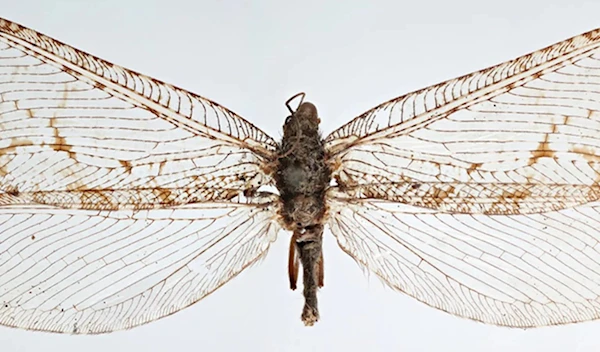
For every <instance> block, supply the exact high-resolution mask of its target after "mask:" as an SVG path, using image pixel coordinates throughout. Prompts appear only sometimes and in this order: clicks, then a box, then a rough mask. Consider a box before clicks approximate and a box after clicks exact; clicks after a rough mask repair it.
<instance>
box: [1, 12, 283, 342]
mask: <svg viewBox="0 0 600 352" xmlns="http://www.w3.org/2000/svg"><path fill="white" fill-rule="evenodd" d="M275 148H276V143H275V142H274V141H273V140H272V139H271V138H270V137H268V136H267V135H265V134H264V133H263V132H262V131H260V130H258V129H257V128H256V127H254V126H252V125H251V124H250V123H248V122H247V121H245V120H243V119H242V118H240V117H239V116H237V115H235V114H234V113H232V112H231V111H229V110H227V109H225V108H223V107H221V106H219V105H217V104H215V103H213V102H211V101H209V100H207V99H204V98H202V97H199V96H197V95H194V94H192V93H189V92H186V91H184V90H181V89H179V88H176V87H173V86H171V85H168V84H165V83H162V82H159V81H157V80H155V79H152V78H150V77H147V76H143V75H140V74H137V73H135V72H132V71H129V70H127V69H125V68H122V67H119V66H116V65H113V64H110V63H108V62H106V61H103V60H101V59H98V58H96V57H93V56H91V55H88V54H86V53H83V52H81V51H78V50H76V49H74V48H72V47H69V46H67V45H65V44H62V43H60V42H58V41H55V40H53V39H51V38H48V37H46V36H44V35H42V34H38V33H36V32H34V31H32V30H30V29H27V28H24V27H22V26H19V25H17V24H14V23H11V22H9V21H6V20H2V19H0V304H1V305H0V324H2V325H7V326H13V327H21V328H26V329H33V330H43V331H54V332H67V333H101V332H108V331H113V330H118V329H126V328H130V327H133V326H136V325H140V324H144V323H146V322H150V321H152V320H156V319H159V318H161V317H163V316H166V315H169V314H172V313H174V312H177V311H178V310H180V309H182V308H185V307H187V306H189V305H190V304H193V303H194V302H196V301H198V300H199V299H201V298H203V297H205V296H206V295H208V294H209V293H211V292H213V291H214V290H216V289H217V288H219V287H220V286H221V285H223V284H224V283H225V282H227V281H228V280H229V279H231V278H232V277H234V276H235V275H237V274H238V273H239V272H240V271H242V270H243V269H244V268H246V267H247V266H249V265H250V264H252V263H254V262H255V261H256V260H257V259H258V258H260V257H261V256H262V255H264V254H265V253H266V251H267V249H268V247H269V244H270V242H271V241H272V240H274V238H275V235H276V233H277V231H278V229H279V226H278V224H277V220H276V214H277V209H275V208H276V206H275V205H274V204H277V203H276V199H275V198H274V196H266V195H264V194H256V193H254V192H245V191H248V190H255V189H256V188H258V187H259V186H260V185H262V184H266V183H269V182H271V178H270V175H269V172H270V171H269V170H268V164H269V162H270V160H271V159H272V158H273V155H274V151H275ZM246 196H247V197H246Z"/></svg>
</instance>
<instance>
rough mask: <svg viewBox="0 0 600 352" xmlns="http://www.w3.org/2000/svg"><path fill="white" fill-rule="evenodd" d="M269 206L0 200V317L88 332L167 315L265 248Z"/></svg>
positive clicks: (270, 226)
mask: <svg viewBox="0 0 600 352" xmlns="http://www.w3.org/2000/svg"><path fill="white" fill-rule="evenodd" d="M275 214H276V209H275V206H274V205H271V204H270V203H265V204H262V205H257V204H230V203H203V204H189V205H182V206H178V207H174V208H171V209H151V210H146V211H140V210H138V211H132V210H116V211H93V210H72V209H61V208H55V207H50V206H36V205H5V206H3V207H0V303H1V305H0V324H2V325H6V326H12V327H19V328H25V329H31V330H42V331H52V332H64V333H75V334H77V333H78V334H94V333H103V332H110V331H113V330H120V329H127V328H131V327H134V326H137V325H141V324H144V323H148V322H151V321H153V320H156V319H159V318H162V317H164V316H167V315H170V314H173V313H175V312H177V311H179V310H181V309H183V308H185V307H187V306H189V305H191V304H193V303H195V302H197V301H198V300H200V299H202V298H203V297H205V296H207V295H208V294H210V293H211V292H213V291H214V290H216V289H217V288H219V287H220V286H221V285H223V284H224V283H226V282H227V281H229V280H230V279H231V278H233V277H234V276H236V275H237V274H238V273H239V272H240V271H242V270H243V269H244V268H246V267H248V266H249V265H251V264H252V263H254V262H256V261H257V260H258V259H259V258H260V257H261V256H262V255H264V254H266V252H267V249H268V248H269V244H270V243H271V242H272V241H274V240H275V237H276V234H277V231H278V229H279V226H278V225H277V222H276V220H275Z"/></svg>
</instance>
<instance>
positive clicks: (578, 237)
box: [329, 198, 600, 327]
mask: <svg viewBox="0 0 600 352" xmlns="http://www.w3.org/2000/svg"><path fill="white" fill-rule="evenodd" d="M330 214H331V216H330V220H329V225H330V227H331V230H332V232H333V234H334V235H335V237H336V239H337V241H338V243H339V245H340V246H341V247H342V249H343V250H344V251H345V252H346V253H348V254H349V255H350V256H352V257H353V258H354V259H355V260H356V261H357V262H358V263H360V264H361V265H363V266H364V267H366V268H367V269H369V270H371V271H373V272H374V273H376V274H377V275H378V276H379V277H380V278H381V279H383V280H384V282H386V283H387V284H388V285H390V286H391V287H393V288H395V289H397V290H399V291H402V292H404V293H406V294H408V295H410V296H412V297H414V298H416V299H418V300H419V301H421V302H423V303H426V304H428V305H430V306H432V307H435V308H438V309H441V310H444V311H446V312H449V313H452V314H455V315H458V316H461V317H465V318H470V319H474V320H478V321H482V322H485V323H491V324H497V325H504V326H512V327H538V326H545V325H555V324H565V323H573V322H581V321H587V320H592V319H598V318H600V299H599V295H600V251H599V248H600V246H599V243H598V241H599V240H600V203H598V202H594V203H589V204H586V205H581V206H577V207H574V208H571V209H563V210H558V211H551V212H547V213H544V214H528V215H505V216H497V215H484V214H473V215H471V214H443V213H440V212H437V211H434V210H430V209H425V208H421V207H415V206H410V205H405V204H401V203H397V202H389V201H385V200H377V199H371V200H352V199H339V198H332V199H331V200H330Z"/></svg>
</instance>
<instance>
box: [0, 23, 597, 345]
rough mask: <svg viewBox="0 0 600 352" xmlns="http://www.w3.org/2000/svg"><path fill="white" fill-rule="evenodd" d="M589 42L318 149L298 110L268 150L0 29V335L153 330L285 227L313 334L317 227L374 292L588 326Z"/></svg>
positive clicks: (87, 60) (433, 92) (119, 74)
mask: <svg viewBox="0 0 600 352" xmlns="http://www.w3.org/2000/svg"><path fill="white" fill-rule="evenodd" d="M599 47H600V30H594V31H591V32H588V33H585V34H582V35H579V36H576V37H573V38H571V39H568V40H566V41H563V42H560V43H557V44H555V45H552V46H549V47H547V48H545V49H542V50H539V51H536V52H533V53H531V54H528V55H525V56H522V57H520V58H517V59H515V60H511V61H508V62H505V63H502V64H500V65H497V66H493V67H490V68H487V69H484V70H481V71H478V72H474V73H471V74H469V75H465V76H462V77H459V78H456V79H452V80H449V81H446V82H443V83H440V84H437V85H434V86H431V87H428V88H425V89H422V90H419V91H416V92H413V93H409V94H406V95H403V96H401V97H398V98H395V99H392V100H390V101H388V102H385V103H383V104H381V105H379V106H377V107H375V108H373V109H371V110H369V111H367V112H365V113H364V114H362V115H360V116H358V117H356V118H355V119H353V120H351V121H350V122H348V123H347V124H345V125H344V126H342V127H340V128H339V129H337V130H335V131H333V132H332V133H330V134H329V135H328V136H327V137H325V138H323V137H322V135H321V133H320V131H319V122H320V119H319V115H318V112H317V109H316V107H315V106H314V105H313V104H311V103H309V102H304V95H303V94H300V95H298V96H295V97H293V99H290V101H288V102H287V106H288V109H289V110H290V115H289V116H288V117H287V119H286V120H285V123H284V125H283V138H282V140H281V141H280V142H277V141H275V140H274V139H273V138H271V137H269V136H268V135H267V134H265V133H264V132H262V131H261V130H260V129H258V128H257V127H255V126H254V125H252V124H251V123H249V122H248V121H246V120H244V119H243V118H241V117H240V116H238V115H237V114H235V113H233V112H232V111H230V110H228V109H227V108H225V107H223V106H221V105H219V104H217V103H215V102H212V101H210V100H208V99H206V98H203V97H201V96H198V95H196V94H194V93H191V92H188V91H185V90H183V89H180V88H177V87H174V86H172V85H169V84H166V83H163V82H161V81H159V80H156V79H153V78H150V77H147V76H144V75H141V74H138V73H136V72H133V71H130V70H128V69H125V68H123V67H120V66H117V65H113V64H111V63H109V62H106V61H104V60H101V59H99V58H96V57H94V56H92V55H89V54H86V53H83V52H81V51H79V50H77V49H74V48H72V47H70V46H68V45H66V44H63V43H61V42H58V41H56V40H54V39H51V38H49V37H47V36H45V35H42V34H40V33H37V32H35V31H33V30H31V29H28V28H25V27H23V26H21V25H18V24H16V23H13V22H10V21H8V20H2V19H0V324H2V325H5V326H10V327H18V328H24V329H30V330H41V331H50V332H63V333H77V334H94V333H105V332H110V331H114V330H119V329H127V328H131V327H134V326H138V325H141V324H145V323H148V322H151V321H153V320H156V319H159V318H161V317H164V316H167V315H170V314H173V313H175V312H177V311H179V310H181V309H183V308H185V307H188V306H190V305H192V304H194V303H195V302H197V301H199V300H201V299H202V298H203V297H206V296H207V295H208V294H210V293H212V292H214V291H215V290H217V289H218V288H219V287H221V286H222V285H223V284H225V283H226V282H228V281H229V280H230V279H232V278H233V277H235V276H236V275H238V274H239V273H240V272H241V271H243V270H244V269H245V268H247V267H249V266H250V265H252V264H253V263H255V262H257V260H259V259H260V258H261V257H263V256H264V255H265V254H266V253H267V250H268V249H269V246H270V244H271V243H272V242H273V241H274V240H275V239H276V237H277V234H278V233H279V232H280V230H282V229H283V230H286V231H288V232H289V233H291V239H290V247H289V263H288V270H289V279H290V286H291V288H292V289H295V288H296V286H297V280H298V276H299V271H300V268H302V280H303V293H304V297H305V305H304V308H303V311H302V315H301V318H302V321H303V322H304V323H305V324H306V325H313V324H314V323H315V322H317V321H318V320H319V311H318V305H317V292H318V289H319V287H321V286H323V284H324V260H323V253H322V245H321V244H322V238H323V235H324V229H325V228H326V227H328V228H329V229H330V230H331V233H332V234H333V236H334V237H335V238H336V240H337V242H338V244H339V246H340V247H341V249H342V250H343V251H345V252H346V253H347V254H349V255H350V256H351V257H352V258H354V259H355V260H356V261H357V262H358V263H359V264H360V265H362V266H363V267H364V268H366V269H368V270H370V271H372V272H373V273H375V274H376V275H377V276H378V277H379V278H381V279H382V280H383V281H384V282H385V283H386V284H388V285H389V286H390V287H392V288H394V289H396V290H398V291H400V292H403V293H405V294H407V295H410V296H412V297H414V298H416V299H417V300H419V301H421V302H423V303H425V304H428V305H430V306H432V307H435V308H437V309H440V310H444V311H446V312H449V313H451V314H454V315H457V316H461V317H465V318H469V319H473V320H477V321H481V322H485V323H490V324H496V325H502V326H513V327H537V326H546V325H556V324H566V323H573V322H581V321H588V320H593V319H597V318H599V317H600V299H599V297H598V295H599V294H600V244H599V240H600V216H599V215H600V214H599V211H600V203H598V198H599V197H600V186H599V181H600V49H599ZM298 98H300V103H299V104H298V106H297V107H296V108H294V107H292V105H293V104H292V102H294V101H296V100H298ZM273 185H274V186H276V188H277V191H278V192H270V191H268V188H265V187H266V186H273Z"/></svg>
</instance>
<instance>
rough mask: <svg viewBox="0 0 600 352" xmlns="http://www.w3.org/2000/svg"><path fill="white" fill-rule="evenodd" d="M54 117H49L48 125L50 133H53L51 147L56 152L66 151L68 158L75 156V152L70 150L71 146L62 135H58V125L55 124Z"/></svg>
mask: <svg viewBox="0 0 600 352" xmlns="http://www.w3.org/2000/svg"><path fill="white" fill-rule="evenodd" d="M55 124H56V118H54V117H52V118H50V121H49V125H50V128H52V134H53V135H54V143H53V144H51V145H50V147H51V148H52V149H54V150H55V151H57V152H67V153H68V154H69V158H75V153H73V152H72V151H71V149H72V147H71V146H70V145H69V144H68V143H67V141H66V140H65V138H64V137H61V136H60V133H59V131H58V127H56V126H55Z"/></svg>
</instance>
